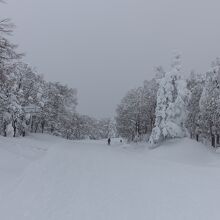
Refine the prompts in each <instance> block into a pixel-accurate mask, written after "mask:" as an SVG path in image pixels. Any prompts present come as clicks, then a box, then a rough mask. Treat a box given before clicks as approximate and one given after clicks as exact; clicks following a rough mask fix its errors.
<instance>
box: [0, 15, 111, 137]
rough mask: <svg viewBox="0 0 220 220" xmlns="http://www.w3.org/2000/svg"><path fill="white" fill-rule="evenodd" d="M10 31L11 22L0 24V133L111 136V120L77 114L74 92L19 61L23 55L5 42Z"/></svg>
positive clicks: (11, 27)
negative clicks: (46, 78) (50, 80)
mask: <svg viewBox="0 0 220 220" xmlns="http://www.w3.org/2000/svg"><path fill="white" fill-rule="evenodd" d="M13 28H14V25H13V24H12V23H11V22H10V20H8V19H3V20H1V21H0V134H1V135H3V136H5V137H6V136H13V137H16V136H25V135H26V134H27V133H30V132H35V133H36V132H41V133H45V132H46V133H50V134H53V135H57V136H62V137H65V138H67V139H83V138H90V139H100V138H107V137H109V136H110V135H113V134H114V133H115V127H114V123H113V122H112V120H111V119H109V118H106V119H101V120H97V119H95V118H92V117H89V116H87V115H82V114H79V113H78V112H77V111H76V107H77V90H76V89H73V88H69V87H68V86H67V85H63V84H61V83H58V82H54V83H53V82H47V81H45V80H44V78H43V76H42V75H40V74H38V73H37V71H36V70H34V69H33V68H31V67H30V66H29V65H27V64H26V63H24V62H23V61H22V58H23V56H24V54H21V53H18V52H17V45H15V44H13V43H11V42H10V41H9V39H8V36H9V35H11V34H12V32H13Z"/></svg>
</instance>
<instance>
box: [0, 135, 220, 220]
mask: <svg viewBox="0 0 220 220" xmlns="http://www.w3.org/2000/svg"><path fill="white" fill-rule="evenodd" d="M219 200H220V154H217V153H215V152H213V151H212V150H211V149H208V148H207V147H205V146H203V145H201V144H199V143H196V142H194V141H192V140H189V139H182V140H176V141H172V142H167V143H166V144H164V146H161V147H160V148H155V149H149V148H148V146H147V144H146V145H144V144H142V145H128V144H120V143H119V140H117V139H115V140H113V143H112V145H111V146H107V145H106V143H105V141H67V140H64V139H61V138H57V137H52V136H48V135H33V136H30V137H26V138H16V139H13V138H3V137H0V219H2V220H135V219H137V220H146V219H149V220H161V219H163V220H172V219H173V220H177V219H178V220H183V219H187V220H207V219H212V220H219V219H220V211H219Z"/></svg>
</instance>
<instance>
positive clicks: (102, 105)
mask: <svg viewBox="0 0 220 220" xmlns="http://www.w3.org/2000/svg"><path fill="white" fill-rule="evenodd" d="M0 14H1V18H4V17H9V18H11V19H12V21H13V22H14V23H15V24H16V26H17V27H16V29H15V33H14V36H13V42H14V43H18V44H19V49H20V51H22V52H25V53H26V57H25V59H24V61H25V62H27V63H29V64H30V65H32V66H33V67H36V68H37V69H38V72H39V73H42V74H44V76H45V79H46V80H50V81H60V82H62V83H64V84H68V85H69V86H71V87H74V88H77V89H78V100H79V106H78V111H79V112H81V113H84V114H88V115H91V116H96V117H99V118H100V117H106V116H114V113H115V108H116V106H117V104H118V103H119V102H120V100H121V98H122V97H123V96H124V95H125V93H126V92H127V91H128V90H129V89H131V88H133V87H137V86H139V85H141V84H142V82H143V81H144V80H145V79H150V78H151V77H152V76H153V69H154V67H155V66H158V65H162V66H164V67H165V69H167V68H168V67H169V64H170V61H171V57H172V53H173V51H176V50H177V51H180V52H181V54H182V58H183V64H184V70H185V72H186V73H188V72H189V71H190V70H191V69H195V70H197V71H202V72H204V71H206V70H208V68H209V66H210V63H211V61H212V60H213V59H214V58H215V57H217V56H220V43H219V42H220V1H219V0H203V1H202V0H60V1H58V0H7V4H1V5H0Z"/></svg>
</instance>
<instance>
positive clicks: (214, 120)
mask: <svg viewBox="0 0 220 220" xmlns="http://www.w3.org/2000/svg"><path fill="white" fill-rule="evenodd" d="M186 76H187V77H186ZM219 122H220V59H218V58H217V59H216V60H215V61H214V62H212V65H211V67H210V70H209V71H207V72H206V73H202V74H197V73H195V72H193V71H192V72H191V73H190V74H186V73H184V72H183V71H182V65H181V56H180V55H179V54H176V55H175V57H174V60H173V62H172V64H171V68H170V70H169V71H164V70H163V68H162V67H158V68H156V74H155V77H154V78H153V79H152V80H150V81H145V82H144V84H143V86H141V87H139V88H136V89H132V90H130V91H129V92H128V93H127V94H126V95H125V97H123V99H122V100H121V103H120V104H119V105H118V108H117V110H116V127H117V131H118V133H119V135H120V136H122V137H124V138H126V139H127V140H128V141H141V140H149V142H150V143H151V144H152V145H158V144H160V143H162V142H163V141H164V140H166V139H171V138H181V137H185V136H189V137H191V138H194V139H196V140H197V141H207V140H209V141H211V144H212V146H217V145H218V144H219V142H220V140H219V139H220V138H219V135H220V123H219Z"/></svg>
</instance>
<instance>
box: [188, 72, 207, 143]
mask: <svg viewBox="0 0 220 220" xmlns="http://www.w3.org/2000/svg"><path fill="white" fill-rule="evenodd" d="M203 87H204V79H203V76H202V75H198V74H195V73H194V72H191V74H190V77H189V78H188V79H187V88H188V89H189V91H190V92H191V97H190V100H189V103H188V105H187V110H188V115H187V120H186V123H185V124H186V128H187V129H188V131H189V133H190V137H191V138H196V139H197V140H198V138H199V134H200V133H201V129H202V127H201V111H200V106H199V103H200V98H201V95H202V91H203Z"/></svg>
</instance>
